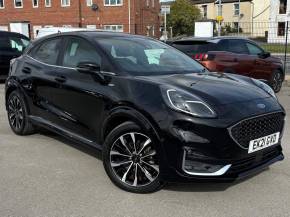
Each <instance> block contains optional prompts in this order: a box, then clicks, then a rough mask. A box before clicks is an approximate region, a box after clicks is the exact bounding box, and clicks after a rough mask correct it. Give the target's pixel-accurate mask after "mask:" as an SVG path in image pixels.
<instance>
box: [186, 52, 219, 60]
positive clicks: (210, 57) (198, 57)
mask: <svg viewBox="0 0 290 217" xmlns="http://www.w3.org/2000/svg"><path fill="white" fill-rule="evenodd" d="M191 57H192V59H195V60H199V61H207V60H214V58H215V54H207V53H198V54H194V55H192V56H191Z"/></svg>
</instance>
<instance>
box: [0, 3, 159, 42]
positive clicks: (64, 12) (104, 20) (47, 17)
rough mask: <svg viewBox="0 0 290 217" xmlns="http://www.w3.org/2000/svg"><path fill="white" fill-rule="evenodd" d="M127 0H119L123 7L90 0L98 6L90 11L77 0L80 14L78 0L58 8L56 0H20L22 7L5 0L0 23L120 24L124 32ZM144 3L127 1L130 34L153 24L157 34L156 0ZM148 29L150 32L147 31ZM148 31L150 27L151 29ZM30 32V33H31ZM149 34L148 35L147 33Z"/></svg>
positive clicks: (59, 4) (0, 10) (42, 24)
mask: <svg viewBox="0 0 290 217" xmlns="http://www.w3.org/2000/svg"><path fill="white" fill-rule="evenodd" d="M128 1H129V0H123V6H111V7H110V6H104V0H93V3H96V4H97V5H98V7H99V8H98V10H97V11H93V10H92V9H91V7H88V6H87V5H86V1H85V0H80V2H81V17H80V13H79V11H80V8H79V0H71V5H70V7H61V3H60V2H61V1H60V0H52V5H51V7H45V5H44V4H45V3H44V0H39V6H38V8H33V7H32V0H23V8H14V3H13V0H5V8H4V9H0V25H5V26H9V23H11V22H22V21H28V22H30V25H31V31H33V26H35V25H37V26H42V27H43V26H45V25H53V26H63V25H72V26H73V27H78V26H82V27H86V26H87V25H96V26H97V28H103V25H110V24H111V25H114V24H116V25H123V28H124V32H128V31H129V22H128V18H129V11H128ZM151 1H152V0H149V2H150V7H147V6H146V0H131V33H137V34H144V35H146V33H147V29H146V26H147V25H150V26H153V25H154V26H155V36H156V37H157V36H159V16H158V14H159V11H160V4H159V0H155V7H154V8H152V2H151ZM149 32H150V31H149ZM150 33H152V30H151V32H150ZM31 35H33V34H31ZM151 35H152V34H151Z"/></svg>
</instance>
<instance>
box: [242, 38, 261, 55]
mask: <svg viewBox="0 0 290 217" xmlns="http://www.w3.org/2000/svg"><path fill="white" fill-rule="evenodd" d="M247 44H250V45H252V46H254V47H257V48H258V50H261V51H262V52H261V53H259V54H262V53H264V52H265V50H264V49H263V48H261V47H260V46H259V45H257V44H255V43H253V42H251V41H246V47H247V49H248V52H249V55H251V56H258V55H259V54H251V52H250V50H249V48H248V46H247Z"/></svg>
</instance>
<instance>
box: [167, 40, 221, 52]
mask: <svg viewBox="0 0 290 217" xmlns="http://www.w3.org/2000/svg"><path fill="white" fill-rule="evenodd" d="M172 46H173V47H175V48H177V49H178V50H180V51H182V52H184V53H186V54H198V53H207V52H208V51H214V50H216V49H217V45H216V44H215V43H211V42H207V41H177V42H173V43H172Z"/></svg>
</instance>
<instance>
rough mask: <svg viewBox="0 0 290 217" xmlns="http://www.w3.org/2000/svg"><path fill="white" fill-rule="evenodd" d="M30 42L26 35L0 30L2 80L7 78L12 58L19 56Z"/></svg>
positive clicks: (0, 74)
mask: <svg viewBox="0 0 290 217" xmlns="http://www.w3.org/2000/svg"><path fill="white" fill-rule="evenodd" d="M28 44H29V38H27V37H26V36H24V35H21V34H19V33H14V32H6V31H0V80H2V79H6V78H7V75H8V72H9V66H10V60H11V59H13V58H16V57H19V56H20V55H21V54H22V52H23V51H24V49H25V48H26V47H27V45H28Z"/></svg>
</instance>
